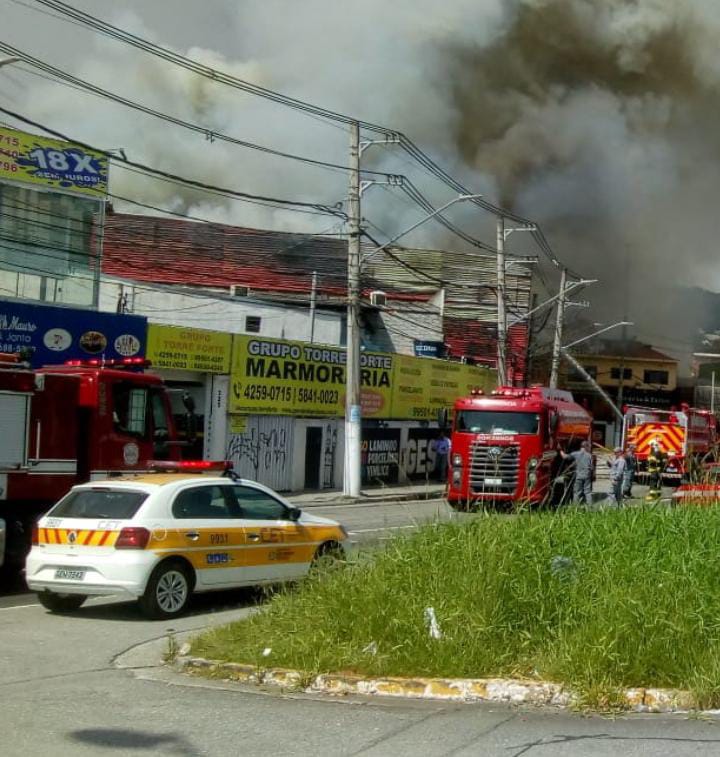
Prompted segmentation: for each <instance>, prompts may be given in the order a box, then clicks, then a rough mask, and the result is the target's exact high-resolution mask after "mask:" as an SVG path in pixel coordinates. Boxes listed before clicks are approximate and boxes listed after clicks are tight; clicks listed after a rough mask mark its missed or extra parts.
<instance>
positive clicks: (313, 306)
mask: <svg viewBox="0 0 720 757" xmlns="http://www.w3.org/2000/svg"><path fill="white" fill-rule="evenodd" d="M310 287H311V288H310V344H312V343H313V342H314V341H315V311H316V310H317V271H313V272H312V284H311V285H310Z"/></svg>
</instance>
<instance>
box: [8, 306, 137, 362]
mask: <svg viewBox="0 0 720 757" xmlns="http://www.w3.org/2000/svg"><path fill="white" fill-rule="evenodd" d="M146 330H147V319H146V318H143V317H141V316H137V315H118V314H116V313H101V312H98V311H95V310H79V309H75V308H61V307H54V306H51V305H36V304H28V303H26V302H15V301H12V300H0V353H5V354H14V353H17V352H22V353H23V354H24V355H27V356H28V359H29V362H30V364H31V365H32V366H33V368H38V367H40V366H41V365H60V364H62V363H64V362H65V361H66V360H89V359H92V358H104V359H105V360H110V359H115V360H119V359H122V358H128V357H144V356H145V333H146Z"/></svg>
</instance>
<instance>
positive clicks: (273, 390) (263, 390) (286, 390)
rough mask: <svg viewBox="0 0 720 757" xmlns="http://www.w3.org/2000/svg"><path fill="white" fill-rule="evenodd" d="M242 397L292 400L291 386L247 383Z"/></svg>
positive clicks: (281, 400) (282, 400)
mask: <svg viewBox="0 0 720 757" xmlns="http://www.w3.org/2000/svg"><path fill="white" fill-rule="evenodd" d="M243 397H245V399H248V400H273V401H279V402H292V400H293V390H292V387H291V386H266V385H265V384H248V385H247V386H246V387H245V389H244V391H243Z"/></svg>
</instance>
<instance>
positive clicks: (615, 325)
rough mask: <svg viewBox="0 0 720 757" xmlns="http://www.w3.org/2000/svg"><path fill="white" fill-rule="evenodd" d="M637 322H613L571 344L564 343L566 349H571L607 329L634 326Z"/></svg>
mask: <svg viewBox="0 0 720 757" xmlns="http://www.w3.org/2000/svg"><path fill="white" fill-rule="evenodd" d="M634 325H635V324H634V323H633V322H632V321H618V322H617V323H613V324H611V325H610V326H605V328H603V329H599V330H598V331H593V333H592V334H588V335H587V336H584V337H582V338H581V339H576V340H575V341H574V342H570V344H566V345H563V348H562V349H564V350H569V349H570V348H571V347H574V346H575V345H577V344H581V343H582V342H587V340H588V339H592V338H593V337H595V336H600V334H604V333H605V332H606V331H610V330H611V329H617V328H619V327H620V326H634Z"/></svg>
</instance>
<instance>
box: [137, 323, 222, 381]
mask: <svg viewBox="0 0 720 757" xmlns="http://www.w3.org/2000/svg"><path fill="white" fill-rule="evenodd" d="M231 350H232V334H222V333H220V332H219V331H205V330H204V329H191V328H184V327H182V326H161V325H158V324H156V323H151V324H149V325H148V339H147V357H148V360H150V361H151V362H152V364H153V366H154V367H155V368H173V369H175V370H181V371H200V372H202V373H229V372H230V354H231Z"/></svg>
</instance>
